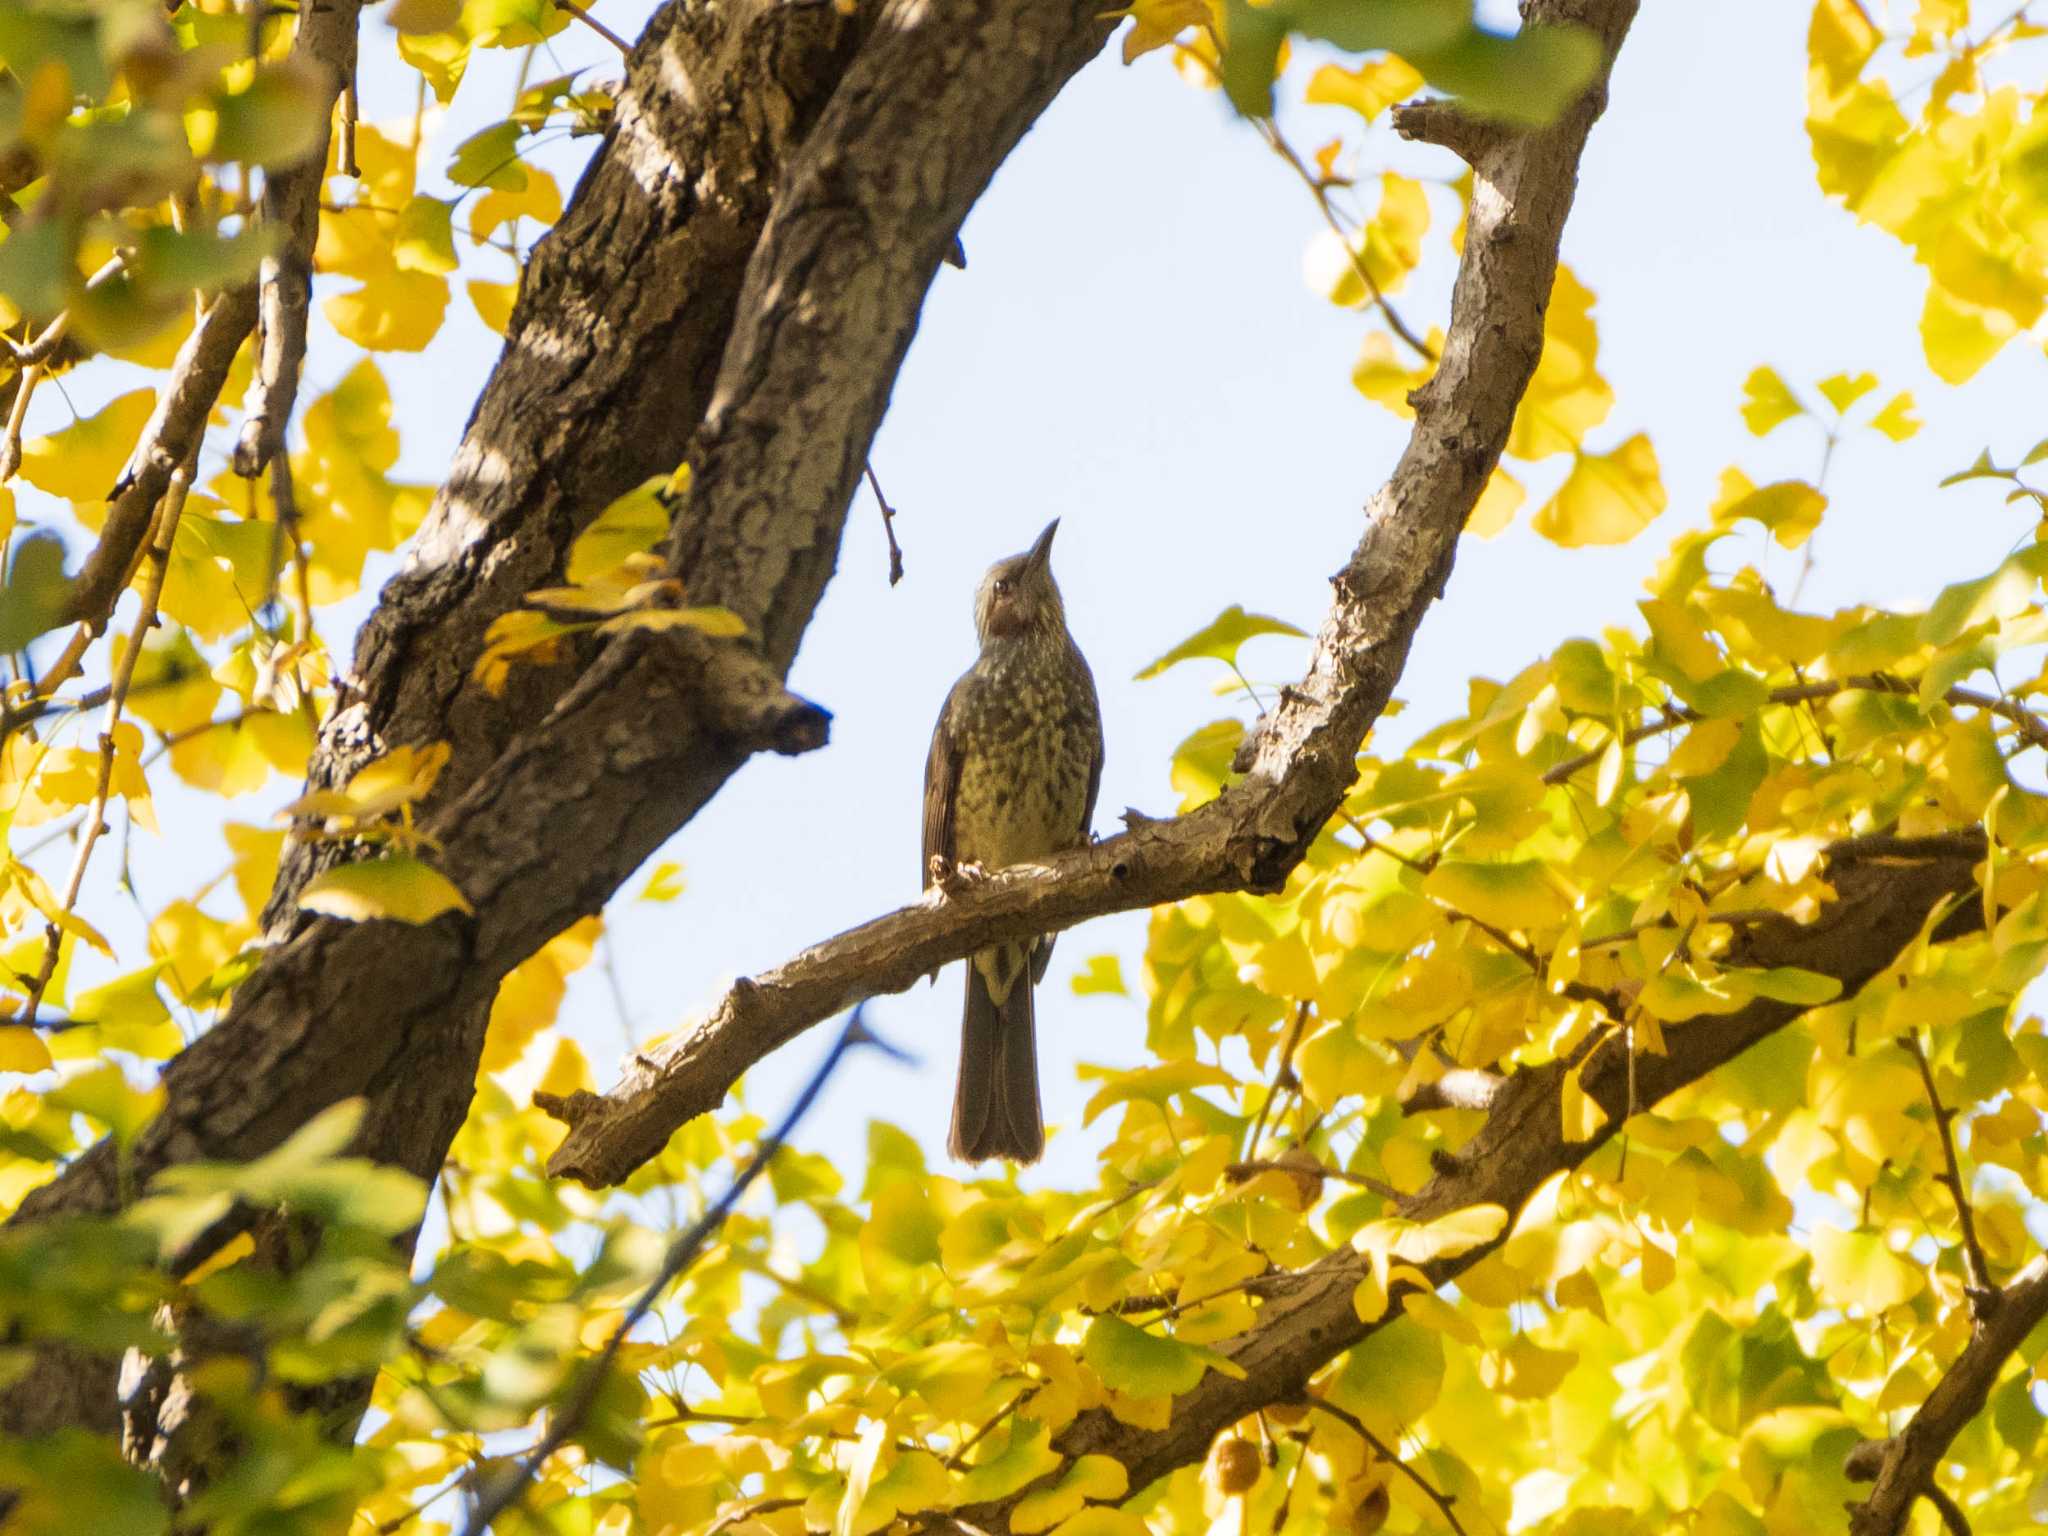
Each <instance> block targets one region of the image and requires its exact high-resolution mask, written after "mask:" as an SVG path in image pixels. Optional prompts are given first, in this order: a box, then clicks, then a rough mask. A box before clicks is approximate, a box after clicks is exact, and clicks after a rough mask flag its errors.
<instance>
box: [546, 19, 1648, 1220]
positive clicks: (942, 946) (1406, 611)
mask: <svg viewBox="0 0 2048 1536" xmlns="http://www.w3.org/2000/svg"><path fill="white" fill-rule="evenodd" d="M1635 9H1636V7H1635V3H1634V0H1543V3H1537V4H1533V5H1532V6H1531V7H1529V12H1530V21H1531V22H1532V24H1536V25H1541V24H1543V23H1545V22H1555V21H1560V20H1572V21H1577V22H1579V23H1581V24H1583V25H1586V26H1589V27H1591V28H1593V29H1594V31H1595V32H1596V33H1597V34H1598V35H1599V36H1600V38H1601V39H1602V41H1603V42H1604V43H1605V44H1606V46H1607V49H1608V57H1609V60H1610V61H1611V59H1612V56H1613V50H1615V49H1616V48H1618V47H1619V46H1620V44H1621V39H1622V36H1623V34H1624V33H1625V32H1626V31H1627V29H1628V24H1629V22H1630V21H1631V20H1632V19H1633V17H1634V15H1635ZM1605 101H1606V83H1605V74H1604V71H1603V74H1602V77H1601V79H1600V81H1599V82H1598V83H1596V84H1595V85H1594V86H1593V87H1592V88H1591V89H1590V90H1589V91H1588V92H1587V93H1586V95H1585V96H1584V97H1583V98H1582V99H1581V101H1580V102H1579V103H1578V104H1577V105H1575V106H1574V107H1573V108H1572V109H1571V110H1570V111H1569V112H1567V113H1566V114H1565V116H1564V117H1563V118H1562V119H1561V120H1560V121H1559V122H1557V123H1556V124H1554V125H1552V126H1551V127H1549V128H1547V129H1545V130H1543V131H1542V132H1538V133H1528V134H1521V135H1499V136H1496V138H1495V139H1493V140H1492V141H1491V146H1490V147H1489V148H1488V150H1487V151H1486V152H1485V153H1484V154H1482V155H1480V157H1479V162H1478V165H1477V168H1476V171H1475V176H1476V181H1475V188H1474V193H1473V198H1472V214H1471V220H1470V225H1469V228H1468V231H1467V235H1466V240H1465V247H1464V252H1463V255H1462V257H1461V259H1460V262H1459V267H1458V279H1457V286H1456V288H1455V290H1454V291H1453V295H1452V300H1451V321H1450V327H1449V333H1448V335H1447V336H1446V338H1445V341H1444V349H1443V357H1442V360H1441V362H1440V363H1439V365H1438V367H1437V371H1436V373H1435V374H1434V375H1433V376H1432V377H1431V379H1430V380H1429V382H1428V383H1427V384H1425V385H1423V386H1422V388H1421V389H1419V390H1417V391H1416V393H1415V397H1414V402H1415V426H1414V430H1413V432H1412V433H1411V434H1410V436H1409V440H1408V446H1407V448H1406V449H1405V451H1404V452H1403V453H1402V455H1401V459H1400V462H1399V463H1398V464H1397V465H1396V466H1395V468H1394V472H1393V475H1392V476H1391V478H1390V479H1389V480H1388V481H1387V483H1386V485H1385V486H1383V487H1382V488H1381V489H1380V491H1379V492H1378V493H1377V494H1376V495H1375V496H1374V497H1373V499H1372V501H1371V502H1370V503H1369V504H1368V505H1367V507H1366V530H1365V535H1364V537H1363V538H1362V539H1361V540H1360V542H1359V544H1358V547H1357V549H1356V550H1355V551H1353V553H1352V556H1351V559H1350V561H1349V563H1348V564H1347V565H1346V566H1345V567H1344V569H1343V570H1341V571H1340V572H1338V573H1337V575H1336V576H1335V577H1333V578H1332V584H1333V585H1334V587H1335V588H1336V595H1335V598H1334V599H1333V601H1332V603H1331V607H1330V612H1329V615H1328V617H1327V618H1326V619H1325V620H1324V623H1323V627H1322V631H1321V633H1320V634H1319V635H1318V636H1317V638H1316V645H1315V651H1314V654H1313V656H1312V658H1311V661H1310V665H1309V671H1308V675H1307V676H1306V677H1305V678H1303V680H1302V681H1301V682H1300V683H1299V684H1297V685H1295V686H1293V687H1290V688H1287V689H1284V690H1282V693H1281V699H1280V704H1279V707H1278V708H1277V709H1276V710H1275V711H1274V712H1273V713H1272V714H1271V715H1269V716H1266V717H1265V718H1264V719H1263V720H1262V721H1261V723H1260V729H1259V730H1258V732H1257V733H1256V734H1255V736H1253V737H1252V738H1249V739H1248V740H1247V741H1246V742H1245V744H1244V746H1243V747H1242V748H1241V749H1240V754H1239V755H1240V759H1241V761H1242V762H1243V763H1244V765H1245V766H1246V768H1247V769H1248V772H1247V775H1246V778H1245V780H1244V781H1243V782H1242V783H1240V784H1237V785H1234V786H1232V787H1231V788H1229V789H1227V790H1226V791H1225V792H1224V793H1223V795H1222V796H1221V797H1220V798H1218V799H1217V800H1216V801H1214V802H1212V803H1211V804H1209V805H1207V806H1203V807H1201V808H1200V809H1198V810H1196V811H1194V812H1192V813H1190V814H1188V815H1186V816H1182V817H1178V818H1176V819H1174V820H1171V821H1158V822H1148V823H1145V824H1143V825H1141V826H1139V827H1137V828H1136V829H1135V830H1133V831H1131V832H1128V833H1125V834H1124V835H1122V836H1119V837H1115V838H1112V839H1110V840H1109V841H1107V842H1104V843H1099V844H1097V845H1096V846H1095V847H1093V848H1091V849H1087V850H1085V851H1082V852H1079V853H1074V854H1069V855H1065V856H1063V857H1060V858H1057V859H1052V860H1048V861H1046V863H1045V864H1044V865H1043V866H1041V867H1038V868H1035V869H1034V870H1033V871H1032V872H1030V873H1025V872H1021V871H1013V872H1011V873H1009V874H1006V875H1004V876H1001V877H999V878H998V879H996V880H995V881H992V882H990V883H988V884H987V885H984V886H981V887H979V888H975V889H971V890H969V891H967V892H964V893H963V894H961V895H959V896H957V897H954V898H951V899H949V900H947V901H945V902H944V903H943V904H941V905H938V906H936V907H934V906H932V905H929V904H921V905H919V906H917V907H911V908H905V909H904V910H902V911H899V912H897V913H895V914H893V915H891V916H889V917H884V918H880V919H877V920H876V921H874V922H871V923H868V924H866V925H864V926H862V927H860V928H856V929H854V930H852V931H851V932H849V933H846V934H842V935H840V936H839V937H838V938H836V939H832V940H829V941H827V942H826V943H824V944H821V945H819V946H817V947H816V948H814V949H811V950H807V951H806V952H805V953H804V954H802V955H800V956H798V957H797V958H796V959H795V960H792V961H791V962H789V963H788V964H787V965H785V966H782V967H779V968H778V969H776V970H775V971H772V972H769V973H768V974H767V975H764V976H761V977H756V978H753V979H752V980H743V981H741V982H739V983H738V984H736V985H735V986H734V988H733V989H732V990H731V991H730V992H729V993H728V994H727V995H726V996H725V998H724V999H722V1000H721V1001H720V1002H719V1003H718V1005H717V1006H716V1007H715V1008H714V1009H713V1010H712V1012H711V1014H710V1016H709V1017H708V1018H707V1019H706V1021H705V1022H704V1023H703V1024H702V1025H700V1026H699V1027H698V1028H697V1029H695V1030H693V1031H692V1032H691V1033H690V1034H689V1035H687V1036H685V1037H683V1038H681V1039H679V1040H677V1041H675V1042H673V1043H671V1044H670V1045H668V1046H666V1047H664V1048H663V1049H662V1050H661V1051H660V1052H659V1053H658V1054H656V1055H654V1056H652V1057H641V1058H639V1059H638V1060H636V1061H635V1062H634V1063H632V1064H631V1066H630V1067H629V1069H628V1071H627V1073H626V1075H625V1077H624V1079H623V1080H622V1081H621V1082H620V1083H619V1085H618V1086H617V1087H616V1088H614V1089H613V1090H612V1091H611V1092H610V1093H609V1094H606V1095H605V1096H604V1097H603V1098H601V1099H600V1098H597V1097H596V1096H593V1095H587V1094H586V1095H579V1096H577V1097H576V1098H575V1099H573V1100H571V1101H569V1102H566V1103H562V1104H559V1105H558V1106H556V1107H557V1108H558V1109H559V1111H560V1112H561V1114H562V1116H563V1118H564V1119H566V1120H568V1121H569V1123H570V1125H571V1131H570V1134H569V1136H568V1137H567V1138H566V1139H565V1140H564V1142H563V1144H562V1146H561V1148H560V1149H559V1150H558V1151H557V1153H556V1154H555V1158H554V1161H553V1162H552V1164H551V1165H550V1166H551V1168H552V1170H553V1171H554V1172H555V1173H557V1174H562V1175H568V1176H571V1177H574V1178H578V1179H582V1180H584V1181H585V1182H588V1183H592V1184H604V1183H611V1182H616V1181H617V1180H619V1179H621V1178H623V1177H625V1175H626V1174H627V1173H629V1172H630V1171H631V1170H632V1169H633V1168H634V1167H636V1166H638V1164H639V1163H641V1162H644V1161H645V1160H646V1159H647V1158H649V1157H651V1156H653V1155H654V1153H655V1152H657V1151H659V1150H660V1148H661V1146H662V1144H663V1142H664V1141H666V1139H667V1137H668V1135H669V1133H670V1132H671V1131H673V1130H674V1129H676V1127H678V1126H680V1125H682V1124H683V1123H684V1122H685V1121H687V1120H689V1119H690V1118H691V1117H692V1116H694V1115H697V1114H701V1113H703V1112H704V1111H706V1110H708V1109H710V1108H712V1107H713V1106H715V1105H716V1104H718V1103H719V1102H720V1101H721V1100H722V1099H723V1097H724V1095H725V1093H726V1092H727V1090H728V1089H730V1087H731V1086H732V1083H733V1081H734V1080H735V1079H736V1078H737V1077H738V1076H739V1074H740V1073H741V1072H742V1071H744V1070H745V1068H746V1067H747V1066H749V1065H750V1064H752V1063H753V1062H754V1061H757V1060H759V1059H760V1058H761V1057H762V1056H764V1055H766V1054H767V1053H768V1052H769V1051H771V1050H773V1049H775V1048H776V1047H777V1046H779V1045H781V1044H783V1043H784V1042H785V1041H787V1040H789V1039H790V1038H792V1037H793V1036H794V1035H795V1034H797V1033H798V1032H800V1031H802V1030H804V1029H807V1028H810V1027H811V1026H813V1025H815V1024H817V1023H820V1022H821V1021H823V1020H824V1019H827V1018H829V1017H831V1016H832V1015H833V1014H834V1013H836V1012H838V1011H839V1010H840V1009H843V1008H845V1007H848V1006H850V1005H851V1004H852V1003H854V1002H857V1001H858V1000H860V999H861V998H862V997H867V996H872V995H873V994H875V993H877V992H887V991H900V990H902V989H903V988H904V987H907V986H908V985H910V983H911V982H913V981H915V980H916V979H917V978H918V977H919V976H922V975H924V974H927V973H928V972H930V971H932V970H933V969H935V968H937V966H939V965H941V964H943V963H944V962H946V961H948V960H954V959H958V958H960V957H961V956H963V955H966V954H969V953H972V952H973V951H974V950H976V949H978V948H981V947H983V946H984V945H986V944H987V943H989V942H991V941H993V940H994V939H996V938H1008V937H1018V936H1022V935H1026V934H1031V933H1047V932H1055V931H1057V930H1059V929H1061V928H1066V927H1071V926H1072V925H1073V924H1075V923H1077V922H1080V921H1082V920H1084V919H1086V918H1090V917H1098V916H1101V915H1103V914H1105V913H1109V912H1121V911H1129V910H1132V909H1134V908H1139V907H1150V906H1156V905H1159V904H1160V903H1163V902H1169V901H1177V900H1180V899H1182V898H1184V897H1187V896H1193V895H1197V894H1199V893H1201V892H1205V891H1216V890H1251V891H1262V890H1275V889H1278V888H1279V886H1280V885H1281V883H1282V882H1283V881H1284V880H1285V879H1286V877H1287V874H1288V871H1290V870H1291V869H1293V867H1294V866H1295V865H1296V864H1297V863H1298V862H1300V860H1301V858H1302V857H1303V855H1304V854H1305V853H1306V852H1307V850H1308V847H1309V844H1310V843H1311V842H1312V841H1313V840H1314V838H1315V836H1316V834H1317V832H1318V831H1320V830H1321V828H1322V826H1323V824H1324V823H1325V822H1326V821H1328V820H1329V818H1330V817H1331V816H1332V815H1333V814H1334V813H1335V812H1336V810H1337V808H1338V807H1339V806H1340V805H1341V804H1342V802H1343V797H1344V792H1345V790H1346V789H1347V788H1348V787H1349V786H1350V784H1351V782H1352V780H1353V779H1354V778H1355V777H1356V775H1357V757H1358V748H1359V745H1360V743H1361V742H1363V741H1364V740H1365V734H1366V731H1367V730H1368V729H1370V727H1371V726H1372V723H1373V722H1374V721H1375V720H1376V719H1378V717H1379V714H1380V711H1381V710H1382V709H1383V708H1385V706H1386V702H1387V700H1388V699H1389V698H1390V697H1391V696H1392V694H1393V689H1394V684H1395V683H1396V681H1397V680H1398V679H1399V678H1400V675H1401V671H1402V668H1403V667H1404V666H1405V665H1406V663H1407V658H1408V647H1409V645H1410V643H1411V642H1412V641H1413V639H1414V636H1415V631H1416V628H1417V626H1418V625H1419V624H1420V623H1421V622H1422V616H1423V614H1424V613H1425V612H1426V611H1427V610H1428V608H1429V605H1430V603H1431V602H1432V601H1434V599H1435V598H1436V596H1437V594H1438V593H1439V592H1441V591H1442V589H1443V585H1444V583H1445V581H1446V580H1447V579H1448V578H1449V574H1450V569H1451V563H1452V560H1453V558H1454V557H1455V554H1456V549H1457V540H1458V535H1459V533H1460V531H1461V530H1462V529H1463V528H1464V526H1465V519H1466V517H1467V516H1468V515H1469V514H1470V513H1471V510H1472V507H1473V505H1474V504H1475V503H1476V502H1477V500H1478V498H1479V494H1480V492H1481V490H1482V489H1484V487H1485V485H1486V482H1487V479H1488V477H1489V476H1490V475H1491V474H1492V473H1493V467H1494V465H1495V464H1496V463H1497V462H1498V460H1499V458H1500V453H1501V449H1502V447H1503V446H1504V445H1505V443H1506V442H1507V437H1508V430H1509V427H1510V426H1511V424H1512V423H1513V421H1514V415H1515V409H1516V407H1517V405H1518V404H1519V403H1520V400H1521V396H1522V391H1523V389H1524V388H1525V387H1526V386H1527V384H1528V381H1529V377H1530V375H1531V373H1532V372H1533V371H1534V370H1535V367H1536V361H1537V358H1538V357H1539V356H1540V355H1541V353H1542V350H1543V316H1544V311H1545V309H1546V307H1547V305H1548V303H1549V298H1550V291H1551V285H1552V282H1553V280H1554V278H1555V275H1556V270H1557V253H1558V245H1559V241H1560V240H1561V239H1562V237H1563V233H1564V223H1565V217H1566V215H1567V213H1568V212H1569V211H1570V208H1571V200H1572V193H1573V190H1574V187H1575V185H1576V181H1577V175H1578V163H1579V155H1580V151H1581V150H1582V149H1583V147H1584V145H1585V141H1586V135H1587V133H1588V132H1589V131H1590V129H1591V128H1592V125H1593V122H1594V119H1595V118H1596V117H1597V116H1598V114H1599V112H1600V110H1601V108H1602V107H1603V106H1604V104H1605ZM766 425H767V424H766V423H763V424H762V426H763V428H765V427H766Z"/></svg>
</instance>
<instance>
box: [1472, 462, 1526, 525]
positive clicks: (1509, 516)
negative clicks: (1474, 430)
mask: <svg viewBox="0 0 2048 1536" xmlns="http://www.w3.org/2000/svg"><path fill="white" fill-rule="evenodd" d="M1527 497H1528V492H1526V491H1524V490H1523V489H1522V483H1521V482H1520V481H1519V480H1517V479H1516V478H1515V477H1514V476H1513V475H1511V474H1509V473H1508V472H1507V471H1506V470H1504V469H1502V468H1500V466H1498V465H1495V466H1494V471H1493V473H1492V474H1491V475H1489V476H1488V477H1487V480H1486V489H1485V490H1483V491H1481V492H1480V493H1479V502H1478V504H1477V505H1476V506H1474V507H1473V508H1472V515H1471V516H1470V517H1468V518H1466V519H1465V531H1466V532H1467V533H1470V534H1476V535H1477V536H1478V537H1480V538H1482V539H1490V538H1492V537H1493V536H1494V535H1495V534H1498V533H1500V532H1501V531H1502V530H1504V529H1505V528H1506V527H1507V526H1508V524H1509V523H1511V522H1513V521H1514V520H1515V513H1516V511H1517V510H1518V509H1519V508H1520V507H1521V505H1522V503H1523V501H1524V500H1526V499H1527Z"/></svg>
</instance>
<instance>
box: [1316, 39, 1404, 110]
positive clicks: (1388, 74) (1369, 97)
mask: <svg viewBox="0 0 2048 1536" xmlns="http://www.w3.org/2000/svg"><path fill="white" fill-rule="evenodd" d="M1421 89H1422V72H1421V71H1420V70H1418V69H1416V68H1415V66H1414V65H1412V64H1410V63H1409V62H1408V61H1407V60H1406V59H1404V58H1402V57H1401V56H1400V55H1399V54H1393V53H1387V54H1382V55H1380V57H1378V58H1376V59H1368V60H1366V61H1365V62H1364V63H1363V64H1361V65H1359V66H1358V68H1356V69H1346V68H1344V66H1343V65H1341V64H1325V65H1323V67H1322V68H1320V69H1318V70H1317V71H1316V72H1315V73H1314V74H1313V75H1312V76H1310V77H1309V82H1308V90H1307V92H1306V94H1305V96H1304V98H1303V99H1304V100H1307V101H1309V102H1313V103H1316V104H1318V105H1322V106H1331V107H1349V108H1351V110H1352V111H1354V112H1356V113H1357V114H1358V115H1359V116H1360V117H1362V118H1364V119H1365V120H1366V121H1367V122H1371V121H1372V120H1373V119H1374V118H1376V117H1378V116H1379V115H1380V114H1381V113H1382V112H1384V111H1386V110H1387V108H1388V107H1390V106H1392V105H1393V104H1394V103H1395V102H1397V101H1406V100H1407V99H1408V98H1409V97H1410V96H1413V95H1414V94H1415V93H1416V92H1418V91H1420V90H1421Z"/></svg>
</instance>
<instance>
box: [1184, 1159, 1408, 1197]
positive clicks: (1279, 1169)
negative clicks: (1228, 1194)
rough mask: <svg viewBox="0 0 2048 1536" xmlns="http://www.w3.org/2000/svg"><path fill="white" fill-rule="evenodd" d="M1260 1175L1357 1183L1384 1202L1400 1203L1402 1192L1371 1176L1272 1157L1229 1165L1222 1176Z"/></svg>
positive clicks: (1325, 1164)
mask: <svg viewBox="0 0 2048 1536" xmlns="http://www.w3.org/2000/svg"><path fill="white" fill-rule="evenodd" d="M1261 1173H1287V1174H1292V1175H1293V1176H1294V1177H1296V1178H1298V1179H1335V1180H1336V1181H1337V1182H1338V1183H1340V1184H1356V1185H1357V1186H1358V1187H1359V1188H1360V1189H1369V1190H1371V1191H1372V1192H1373V1193H1374V1194H1376V1195H1378V1196H1379V1197H1380V1198H1381V1199H1382V1200H1399V1199H1401V1198H1402V1194H1401V1191H1400V1190H1398V1189H1396V1188H1394V1186H1393V1185H1391V1184H1389V1183H1388V1182H1387V1181H1386V1180H1385V1179H1376V1178H1374V1177H1373V1176H1372V1175H1371V1174H1369V1173H1353V1172H1351V1170H1350V1169H1348V1168H1332V1167H1330V1166H1329V1165H1328V1164H1327V1163H1319V1162H1313V1161H1311V1162H1301V1163H1283V1162H1275V1161H1273V1160H1272V1159H1270V1158H1260V1159H1255V1160H1253V1161H1250V1162H1243V1163H1227V1164H1225V1165H1224V1169H1223V1176H1224V1177H1225V1178H1226V1179H1230V1180H1232V1181H1234V1182H1240V1183H1241V1182H1242V1181H1244V1180H1246V1179H1249V1178H1252V1177H1254V1176H1256V1175H1258V1174H1261Z"/></svg>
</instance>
